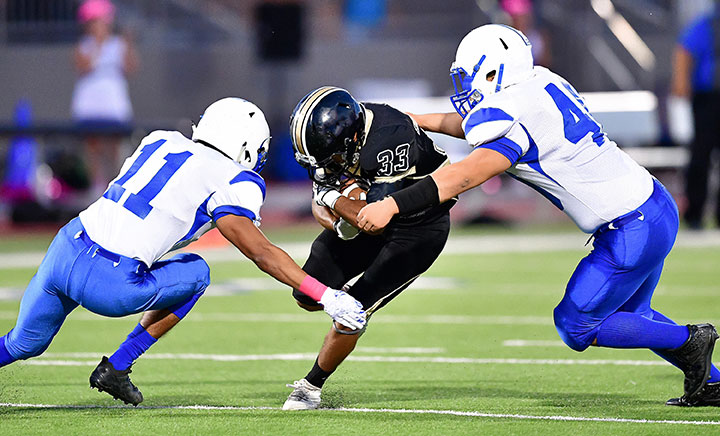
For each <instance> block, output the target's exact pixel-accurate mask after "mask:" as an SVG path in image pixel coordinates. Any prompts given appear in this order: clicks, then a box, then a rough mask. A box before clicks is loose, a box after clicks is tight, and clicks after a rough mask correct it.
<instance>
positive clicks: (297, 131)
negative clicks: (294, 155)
mask: <svg viewBox="0 0 720 436" xmlns="http://www.w3.org/2000/svg"><path fill="white" fill-rule="evenodd" d="M338 90H341V88H338V87H335V86H323V87H321V88H318V89H316V90H315V91H313V92H311V93H310V95H308V96H307V98H305V102H304V103H303V104H302V106H300V108H299V109H298V111H297V112H296V113H295V116H294V117H293V120H292V125H291V126H290V131H291V134H292V139H293V144H294V145H295V148H296V151H297V152H299V153H300V154H304V155H306V156H309V153H308V151H307V145H306V144H305V134H304V133H305V128H306V127H307V123H308V121H309V119H310V115H312V112H313V109H315V106H317V104H318V103H319V102H320V100H321V99H322V98H323V97H325V96H326V95H328V94H330V93H331V92H335V91H338Z"/></svg>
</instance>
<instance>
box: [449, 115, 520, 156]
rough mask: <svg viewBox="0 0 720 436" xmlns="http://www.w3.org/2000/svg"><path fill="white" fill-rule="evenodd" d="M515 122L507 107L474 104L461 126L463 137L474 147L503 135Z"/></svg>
mask: <svg viewBox="0 0 720 436" xmlns="http://www.w3.org/2000/svg"><path fill="white" fill-rule="evenodd" d="M503 106H505V105H503ZM516 122H517V121H516V120H515V117H513V116H512V115H511V113H510V111H509V110H508V109H507V108H504V107H503V108H501V107H495V106H476V107H475V108H473V110H472V112H470V114H469V115H468V116H467V117H465V119H464V120H463V122H462V127H463V131H464V132H465V139H467V141H468V143H469V144H470V145H471V146H473V147H475V146H478V145H480V144H485V143H486V142H490V141H494V140H496V139H498V138H500V137H502V136H505V134H506V133H508V132H509V131H510V129H511V128H512V127H513V125H515V124H516Z"/></svg>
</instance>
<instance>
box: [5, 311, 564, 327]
mask: <svg viewBox="0 0 720 436" xmlns="http://www.w3.org/2000/svg"><path fill="white" fill-rule="evenodd" d="M17 315H18V314H17V312H14V311H9V310H0V320H10V321H14V320H15V319H17ZM68 321H106V322H126V323H127V322H128V317H122V318H108V317H105V316H102V315H96V314H94V313H92V312H88V311H85V310H78V311H77V312H73V313H72V314H70V316H69V317H68V319H67V321H66V322H68ZM188 322H271V323H318V324H330V319H329V318H326V317H325V315H324V314H323V313H316V314H312V313H306V312H299V313H232V312H227V313H226V312H207V313H203V312H190V313H189V314H188V316H187V317H185V318H183V323H188ZM375 324H449V325H456V324H460V325H464V324H469V325H545V326H552V325H553V320H552V318H550V317H546V316H513V315H488V316H485V315H386V314H383V315H382V316H380V315H378V316H376V317H374V318H373V320H372V325H375Z"/></svg>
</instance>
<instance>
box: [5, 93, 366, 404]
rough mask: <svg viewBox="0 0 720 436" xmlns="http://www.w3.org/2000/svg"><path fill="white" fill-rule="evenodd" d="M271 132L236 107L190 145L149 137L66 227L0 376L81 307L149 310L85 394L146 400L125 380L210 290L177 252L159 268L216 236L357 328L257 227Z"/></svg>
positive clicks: (33, 285)
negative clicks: (202, 238)
mask: <svg viewBox="0 0 720 436" xmlns="http://www.w3.org/2000/svg"><path fill="white" fill-rule="evenodd" d="M269 141H270V130H269V128H268V125H267V122H266V121H265V116H264V115H263V113H262V111H260V109H258V107H257V106H255V105H254V104H252V103H250V102H249V101H246V100H243V99H240V98H225V99H222V100H219V101H217V102H215V103H213V104H211V105H210V106H209V107H208V108H207V109H206V110H205V113H204V115H203V117H202V119H201V120H200V122H199V123H198V125H197V126H195V127H194V133H193V137H192V140H190V139H188V138H186V137H184V136H183V135H182V134H181V133H179V132H173V131H156V132H153V133H151V134H150V135H148V136H147V137H145V139H143V140H142V142H141V143H140V146H139V147H138V148H137V150H136V151H135V153H133V155H132V156H130V157H129V158H128V159H127V160H126V161H125V164H124V165H123V167H122V169H121V171H120V175H119V176H118V177H117V178H116V179H115V180H113V181H112V182H111V183H110V185H109V187H108V190H107V191H106V192H105V193H104V194H103V196H102V197H101V198H100V199H98V200H97V201H96V202H95V203H93V204H92V205H90V207H88V208H87V209H86V210H84V211H83V212H81V213H80V216H79V217H78V218H75V219H73V220H72V221H70V222H69V223H68V224H67V225H65V227H63V228H62V229H61V230H60V232H59V233H58V234H57V236H56V237H55V239H54V240H53V242H52V244H51V245H50V248H48V251H47V254H46V255H45V258H44V259H43V261H42V263H41V265H40V267H39V269H38V272H37V274H36V275H35V277H33V278H32V280H31V281H30V284H29V285H28V287H27V289H26V290H25V294H24V295H23V298H22V302H21V303H20V313H19V314H18V319H17V323H16V324H15V327H14V328H13V329H12V330H11V331H10V332H9V333H8V334H7V335H5V336H2V337H0V367H3V366H5V365H8V364H10V363H12V362H14V361H16V360H20V359H28V358H30V357H34V356H38V355H40V354H41V353H42V352H43V351H45V349H46V348H47V347H48V346H49V345H50V341H52V339H53V337H54V336H55V334H56V333H57V332H58V330H59V329H60V326H61V325H62V323H63V321H64V320H65V317H67V315H68V314H69V313H70V312H72V311H73V310H74V309H75V308H76V307H77V306H78V305H81V306H83V307H85V308H86V309H88V310H90V311H92V312H95V313H97V314H100V315H104V316H112V317H118V316H125V315H129V314H133V313H138V312H145V313H144V315H143V316H142V319H141V320H140V323H139V324H138V325H137V326H136V327H135V329H134V330H133V331H132V332H131V333H130V334H129V335H128V337H127V339H126V340H125V341H124V342H123V343H122V344H121V345H120V348H118V350H117V351H115V353H114V354H113V355H112V356H110V358H109V359H108V358H107V357H103V358H102V361H101V362H100V364H99V365H98V366H97V368H95V370H94V371H93V372H92V374H91V375H90V386H91V387H94V388H97V389H98V390H100V391H107V392H108V393H109V394H110V395H112V396H113V397H115V398H119V399H121V400H122V401H124V402H125V403H132V404H133V405H136V406H137V404H138V403H140V402H141V401H142V400H143V396H142V394H141V393H140V391H139V390H138V389H137V387H135V386H134V385H133V383H132V382H131V381H130V378H129V377H128V374H129V373H130V367H131V366H132V364H133V362H134V361H135V359H137V358H138V357H139V356H140V355H141V354H142V353H144V352H145V351H146V350H147V349H148V348H150V346H152V345H153V344H154V343H155V342H156V341H157V340H158V338H160V337H161V336H162V335H163V334H165V333H166V332H167V331H168V330H170V329H171V328H172V327H173V326H174V325H175V324H177V323H178V322H179V321H180V320H181V319H182V318H183V317H185V315H187V313H188V312H189V311H190V309H191V308H192V307H193V306H194V305H195V303H196V302H197V300H198V299H199V298H200V296H201V295H202V294H203V292H204V291H205V288H207V286H208V285H209V283H210V270H209V268H208V265H207V263H205V261H204V260H203V259H202V258H201V257H200V256H198V255H196V254H190V253H184V254H178V255H176V256H174V257H172V258H170V259H167V260H159V259H160V258H161V257H162V256H163V255H165V254H166V253H167V252H169V251H172V250H175V249H178V248H181V247H184V246H186V245H188V244H189V243H190V242H192V241H194V240H196V239H198V238H199V237H200V236H201V235H203V234H204V233H205V232H207V231H208V230H210V229H211V228H213V227H215V226H217V227H218V229H219V230H220V232H221V233H222V234H223V236H225V237H226V238H227V239H228V240H229V241H230V242H232V243H233V244H234V245H235V246H236V247H237V248H238V249H239V250H240V251H241V252H242V253H243V254H244V255H245V256H247V257H248V258H250V259H251V260H252V261H253V262H255V264H257V266H258V267H259V268H260V269H262V270H263V271H265V272H266V273H268V274H270V275H271V276H273V277H274V278H276V279H277V280H279V281H281V282H283V283H285V284H287V285H289V286H293V287H295V288H297V289H299V290H300V291H301V292H303V293H305V294H306V295H307V296H308V298H311V299H312V300H313V301H318V302H319V304H320V305H322V306H323V308H324V309H325V311H326V312H327V313H328V314H329V315H330V316H331V317H332V318H333V319H334V320H335V321H336V322H338V323H340V324H342V325H344V326H347V328H349V329H361V328H362V327H363V326H364V325H365V312H364V311H363V310H362V307H361V306H360V303H358V302H357V301H355V299H353V298H352V297H350V296H349V295H347V294H346V293H344V292H342V291H336V290H333V289H329V288H327V287H326V286H324V285H322V284H320V282H318V281H317V280H315V279H314V278H312V277H310V276H309V275H307V274H306V273H305V272H304V271H303V270H301V269H300V267H299V266H297V265H296V264H295V263H294V262H293V261H292V259H291V258H290V257H289V256H288V255H287V254H286V253H285V252H284V251H283V250H281V249H280V248H278V247H276V246H275V245H273V244H272V243H270V241H268V240H267V239H266V238H265V236H264V235H263V233H262V232H261V231H260V230H259V229H258V227H257V226H258V225H259V224H260V207H261V206H262V204H263V201H264V199H265V182H264V181H263V179H262V178H261V177H260V176H259V175H258V174H257V173H258V172H259V171H260V170H261V169H262V167H263V165H264V163H265V157H266V155H267V150H268V145H269Z"/></svg>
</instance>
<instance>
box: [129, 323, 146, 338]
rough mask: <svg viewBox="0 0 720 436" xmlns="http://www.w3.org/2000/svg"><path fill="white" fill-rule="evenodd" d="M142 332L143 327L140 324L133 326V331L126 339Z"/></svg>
mask: <svg viewBox="0 0 720 436" xmlns="http://www.w3.org/2000/svg"><path fill="white" fill-rule="evenodd" d="M144 331H145V327H143V326H142V325H141V324H140V323H138V325H136V326H135V328H134V329H133V331H131V332H130V334H129V335H127V339H132V338H134V337H135V336H137V335H139V334H140V333H142V332H144Z"/></svg>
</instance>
